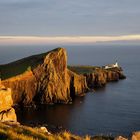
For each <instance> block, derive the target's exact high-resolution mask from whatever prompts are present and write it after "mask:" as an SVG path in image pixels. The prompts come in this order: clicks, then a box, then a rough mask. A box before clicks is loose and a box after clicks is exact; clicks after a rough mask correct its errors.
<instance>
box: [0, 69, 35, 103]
mask: <svg viewBox="0 0 140 140" xmlns="http://www.w3.org/2000/svg"><path fill="white" fill-rule="evenodd" d="M2 83H3V84H4V85H5V86H6V87H9V88H11V89H12V93H13V94H12V98H13V101H14V104H20V105H29V104H30V103H31V102H32V99H33V97H34V96H35V94H36V90H37V81H36V78H35V76H34V75H33V73H32V71H31V70H30V71H27V72H25V73H24V74H21V75H19V76H15V77H12V78H10V79H6V80H3V81H2Z"/></svg>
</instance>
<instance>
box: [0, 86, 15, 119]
mask: <svg viewBox="0 0 140 140" xmlns="http://www.w3.org/2000/svg"><path fill="white" fill-rule="evenodd" d="M12 105H13V100H12V93H11V89H9V88H5V87H4V86H3V85H0V121H17V117H16V114H15V110H14V108H12Z"/></svg>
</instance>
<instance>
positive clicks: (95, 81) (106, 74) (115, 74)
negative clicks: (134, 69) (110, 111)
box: [84, 68, 126, 88]
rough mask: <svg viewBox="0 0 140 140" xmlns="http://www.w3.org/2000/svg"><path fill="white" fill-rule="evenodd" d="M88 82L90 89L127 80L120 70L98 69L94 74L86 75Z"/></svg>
mask: <svg viewBox="0 0 140 140" xmlns="http://www.w3.org/2000/svg"><path fill="white" fill-rule="evenodd" d="M84 76H85V77H86V82H87V85H88V87H89V88H95V87H103V86H105V85H106V83H107V82H111V81H118V80H119V79H124V78H126V77H125V76H124V75H123V73H122V71H121V70H119V69H118V68H114V69H111V70H105V69H101V68H100V69H96V70H94V72H92V73H85V74H84Z"/></svg>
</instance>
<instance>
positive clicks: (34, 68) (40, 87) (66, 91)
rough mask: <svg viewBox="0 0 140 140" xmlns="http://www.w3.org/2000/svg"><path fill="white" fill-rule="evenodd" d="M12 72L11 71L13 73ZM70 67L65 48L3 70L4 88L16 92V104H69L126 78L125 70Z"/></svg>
mask: <svg viewBox="0 0 140 140" xmlns="http://www.w3.org/2000/svg"><path fill="white" fill-rule="evenodd" d="M10 68H11V69H10ZM83 68H84V67H80V66H77V67H72V66H69V67H67V53H66V50H65V49H64V48H57V49H55V50H52V51H50V52H47V53H44V54H40V55H35V56H31V57H27V58H24V59H21V60H18V61H16V62H13V63H9V64H6V65H1V66H0V71H1V79H2V84H3V85H4V86H5V87H6V88H10V89H11V91H12V98H13V102H14V104H18V105H23V106H27V105H32V104H52V103H69V102H71V101H72V99H73V98H74V97H75V96H81V95H84V93H86V92H87V91H89V90H90V89H94V88H96V87H102V86H104V85H105V84H106V83H107V82H109V81H118V80H119V79H123V78H125V76H124V75H123V73H122V69H121V68H114V69H109V70H106V69H103V68H102V67H92V66H91V67H88V68H87V67H86V70H84V72H83V73H81V72H79V70H82V69H83Z"/></svg>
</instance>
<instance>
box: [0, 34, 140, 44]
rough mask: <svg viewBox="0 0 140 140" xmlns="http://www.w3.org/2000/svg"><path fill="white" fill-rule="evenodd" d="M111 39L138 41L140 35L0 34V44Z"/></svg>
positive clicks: (110, 40) (86, 41)
mask: <svg viewBox="0 0 140 140" xmlns="http://www.w3.org/2000/svg"><path fill="white" fill-rule="evenodd" d="M113 41H140V35H124V36H56V37H48V36H47V37H39V36H0V45H18V44H19V45H25V44H26V45H29V44H34V45H42V44H44V45H45V44H55V45H60V44H61V45H65V44H77V43H80V44H81V43H98V42H113Z"/></svg>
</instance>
